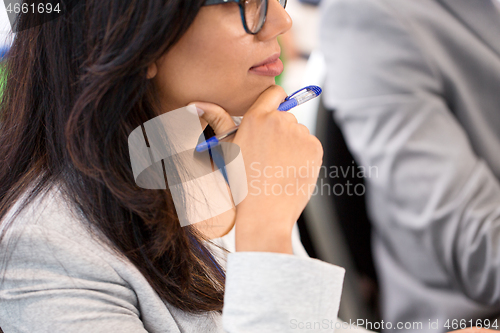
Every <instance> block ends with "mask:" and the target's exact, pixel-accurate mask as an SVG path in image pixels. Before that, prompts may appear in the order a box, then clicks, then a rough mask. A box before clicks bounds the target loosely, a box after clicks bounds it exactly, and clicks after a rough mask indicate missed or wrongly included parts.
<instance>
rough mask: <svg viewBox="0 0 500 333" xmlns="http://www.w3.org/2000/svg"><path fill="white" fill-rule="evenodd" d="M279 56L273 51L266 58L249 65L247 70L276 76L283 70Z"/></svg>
mask: <svg viewBox="0 0 500 333" xmlns="http://www.w3.org/2000/svg"><path fill="white" fill-rule="evenodd" d="M279 57H280V54H279V53H275V54H273V55H272V56H270V57H269V58H267V59H266V60H264V61H261V62H260V63H258V64H256V65H254V66H252V67H250V69H249V71H250V72H251V73H253V74H257V75H265V76H278V75H280V74H281V72H283V63H282V62H281V59H280V58H279Z"/></svg>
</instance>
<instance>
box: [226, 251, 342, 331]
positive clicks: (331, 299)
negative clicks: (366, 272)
mask: <svg viewBox="0 0 500 333" xmlns="http://www.w3.org/2000/svg"><path fill="white" fill-rule="evenodd" d="M344 273H345V270H344V269H343V268H341V267H338V266H335V265H331V264H328V263H326V262H323V261H320V260H318V259H312V258H306V257H298V256H296V255H291V254H285V253H270V252H233V253H229V254H228V258H227V272H226V291H225V295H224V308H223V315H222V322H223V327H224V330H225V331H226V332H228V333H239V332H248V333H251V332H256V333H257V332H259V333H275V332H280V333H281V332H290V333H291V332H296V331H297V329H299V330H304V329H305V330H306V331H307V332H322V331H325V330H328V331H330V330H331V331H333V330H334V329H335V325H336V323H337V315H338V310H339V304H340V296H341V293H342V283H343V279H344Z"/></svg>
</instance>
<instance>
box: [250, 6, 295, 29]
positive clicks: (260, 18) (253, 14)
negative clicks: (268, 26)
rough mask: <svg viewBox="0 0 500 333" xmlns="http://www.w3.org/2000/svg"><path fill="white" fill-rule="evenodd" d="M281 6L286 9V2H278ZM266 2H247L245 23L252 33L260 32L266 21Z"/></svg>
mask: <svg viewBox="0 0 500 333" xmlns="http://www.w3.org/2000/svg"><path fill="white" fill-rule="evenodd" d="M278 2H279V3H280V5H281V6H283V8H285V6H286V0H278ZM266 4H267V1H266V0H245V21H246V24H247V27H248V30H250V31H251V32H252V33H256V32H258V31H259V30H260V29H261V28H262V26H263V25H264V21H265V20H266V11H267V8H266Z"/></svg>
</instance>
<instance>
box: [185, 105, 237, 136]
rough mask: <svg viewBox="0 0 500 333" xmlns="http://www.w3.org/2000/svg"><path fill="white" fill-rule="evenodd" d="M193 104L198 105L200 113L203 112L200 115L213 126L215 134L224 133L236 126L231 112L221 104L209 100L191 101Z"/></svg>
mask: <svg viewBox="0 0 500 333" xmlns="http://www.w3.org/2000/svg"><path fill="white" fill-rule="evenodd" d="M192 104H194V105H195V106H196V108H197V110H198V114H199V115H200V114H201V115H200V117H201V118H202V119H204V120H205V121H206V122H207V123H208V124H209V125H210V127H212V128H213V130H214V132H215V134H221V133H224V132H226V131H228V130H230V129H232V128H233V127H234V126H235V125H234V121H233V119H232V118H231V116H230V115H229V113H227V112H226V110H224V109H223V108H221V107H220V106H218V105H216V104H212V103H207V102H193V103H189V105H192Z"/></svg>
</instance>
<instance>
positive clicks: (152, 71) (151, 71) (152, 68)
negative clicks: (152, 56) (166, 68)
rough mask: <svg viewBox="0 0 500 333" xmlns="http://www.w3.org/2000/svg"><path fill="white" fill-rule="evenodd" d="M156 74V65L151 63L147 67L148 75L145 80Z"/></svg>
mask: <svg viewBox="0 0 500 333" xmlns="http://www.w3.org/2000/svg"><path fill="white" fill-rule="evenodd" d="M156 74H158V66H157V65H156V63H155V62H153V63H152V64H151V65H149V67H148V74H147V75H146V77H147V79H148V80H149V79H152V78H154V77H155V76H156Z"/></svg>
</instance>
